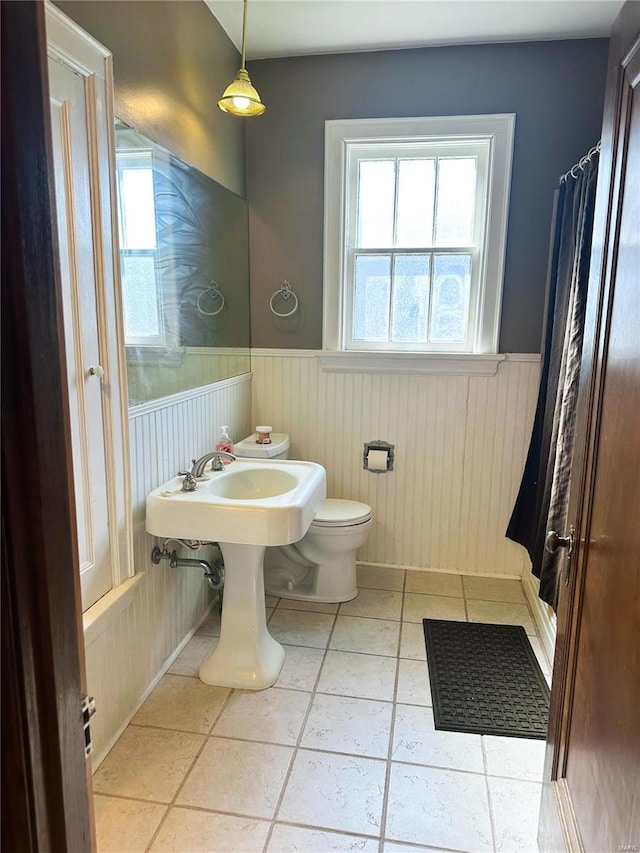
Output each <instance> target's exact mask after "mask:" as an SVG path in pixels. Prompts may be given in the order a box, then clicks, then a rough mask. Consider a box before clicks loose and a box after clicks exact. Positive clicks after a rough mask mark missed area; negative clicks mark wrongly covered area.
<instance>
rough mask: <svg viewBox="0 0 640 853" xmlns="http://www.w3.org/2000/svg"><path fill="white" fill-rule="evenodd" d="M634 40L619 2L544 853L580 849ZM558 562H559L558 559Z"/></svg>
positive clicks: (629, 8) (639, 10) (554, 696)
mask: <svg viewBox="0 0 640 853" xmlns="http://www.w3.org/2000/svg"><path fill="white" fill-rule="evenodd" d="M639 33H640V3H633V2H627V3H626V4H625V5H624V7H623V8H622V10H621V11H620V14H619V15H618V17H617V18H616V21H615V22H614V24H613V27H612V31H611V40H610V45H609V58H608V67H607V84H606V92H605V104H604V117H603V126H602V141H601V151H600V162H599V168H598V187H597V192H596V207H595V216H594V226H593V240H592V249H591V268H590V274H589V286H588V294H587V305H586V315H585V330H584V341H583V350H582V364H581V369H580V389H579V395H578V403H577V414H576V440H575V451H574V458H573V463H572V470H573V473H572V479H571V490H570V502H569V512H568V518H569V519H571V521H572V522H573V524H574V525H575V529H576V532H575V535H574V544H573V553H572V557H571V560H570V563H569V564H568V565H566V566H565V572H564V579H563V580H561V584H562V587H561V590H560V596H559V603H558V619H557V637H556V651H555V658H554V667H553V681H552V691H551V704H550V709H549V734H548V738H547V750H546V755H545V768H544V778H543V786H542V801H541V808H540V824H539V833H538V841H539V845H540V849H541V850H542V851H545V853H556V851H558V853H560V851H562V853H564V851H565V850H569V851H574V850H576V851H578V850H581V849H582V845H581V841H580V835H579V832H578V827H577V824H576V821H575V816H574V814H573V810H572V807H571V803H570V798H569V794H568V791H567V787H566V782H565V772H566V764H567V754H568V745H569V739H570V734H571V712H572V706H573V694H574V683H575V675H576V665H577V655H578V644H579V639H580V626H581V618H582V607H583V596H584V581H585V569H586V560H587V556H588V543H589V530H590V524H591V509H592V502H593V492H594V486H595V474H596V448H597V444H598V435H599V430H600V415H601V404H602V395H603V390H604V370H603V367H604V356H605V354H606V347H607V342H608V336H609V327H610V321H611V308H612V299H613V289H614V284H615V282H614V270H615V260H616V254H617V243H618V241H617V235H618V229H619V223H620V214H621V207H622V197H621V192H622V179H623V177H624V165H625V164H624V151H623V146H622V145H621V142H623V141H624V136H625V132H626V126H627V122H628V116H627V115H626V114H625V109H624V106H625V103H624V96H625V86H624V74H623V69H624V68H625V67H626V65H627V63H628V61H629V59H630V57H631V51H632V48H633V45H634V43H635V41H636V40H637V38H638V34H639ZM565 559H566V557H565Z"/></svg>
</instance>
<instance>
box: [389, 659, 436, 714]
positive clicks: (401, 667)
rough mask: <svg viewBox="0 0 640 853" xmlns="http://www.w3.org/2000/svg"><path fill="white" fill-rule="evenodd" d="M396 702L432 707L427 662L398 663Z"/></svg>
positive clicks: (407, 661) (409, 661) (410, 661)
mask: <svg viewBox="0 0 640 853" xmlns="http://www.w3.org/2000/svg"><path fill="white" fill-rule="evenodd" d="M396 702H402V703H404V704H406V705H432V704H433V701H432V699H431V686H430V684H429V667H428V666H427V662H426V661H421V660H400V661H399V662H398V693H397V696H396Z"/></svg>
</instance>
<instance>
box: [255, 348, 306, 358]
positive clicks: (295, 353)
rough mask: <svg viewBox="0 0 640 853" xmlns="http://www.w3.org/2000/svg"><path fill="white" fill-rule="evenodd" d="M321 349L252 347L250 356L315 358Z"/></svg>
mask: <svg viewBox="0 0 640 853" xmlns="http://www.w3.org/2000/svg"><path fill="white" fill-rule="evenodd" d="M321 352H322V350H317V349H279V348H277V347H275V348H274V349H260V348H257V349H252V350H251V358H316V357H317V356H318V355H319V354H320V353H321Z"/></svg>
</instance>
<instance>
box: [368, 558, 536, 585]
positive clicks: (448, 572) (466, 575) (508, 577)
mask: <svg viewBox="0 0 640 853" xmlns="http://www.w3.org/2000/svg"><path fill="white" fill-rule="evenodd" d="M356 566H372V567H373V568H376V569H390V570H392V571H399V572H404V571H407V572H433V573H434V574H438V575H455V576H456V577H460V578H462V577H464V578H470V577H471V578H497V579H499V580H506V581H521V580H522V578H521V576H520V575H514V574H511V575H497V574H496V573H495V572H493V573H491V572H473V573H471V572H456V571H454V570H453V569H436V568H435V567H433V566H405V565H402V564H400V563H372V562H371V560H356Z"/></svg>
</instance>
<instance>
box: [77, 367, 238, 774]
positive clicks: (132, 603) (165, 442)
mask: <svg viewBox="0 0 640 853" xmlns="http://www.w3.org/2000/svg"><path fill="white" fill-rule="evenodd" d="M250 387H251V375H250V374H246V375H244V376H240V377H238V378H236V379H230V380H227V381H224V382H219V383H217V384H216V385H213V386H209V387H207V388H198V389H197V390H196V391H193V392H189V393H187V394H180V395H176V396H175V397H174V398H171V397H168V398H164V400H162V401H156V402H155V403H153V404H144V405H142V406H138V407H135V408H133V409H131V411H130V421H129V429H130V444H131V472H132V476H131V492H132V494H131V497H132V510H133V546H134V564H135V569H136V573H140V572H144V575H143V577H141V578H140V579H139V581H138V582H137V583H136V584H135V585H134V586H133V588H132V589H131V593H130V595H129V596H128V597H127V600H126V604H125V605H124V606H123V605H122V602H120V603H119V604H118V606H117V607H114V614H115V613H117V615H115V616H114V618H113V620H109V619H108V618H107V619H105V620H104V622H103V624H104V625H106V627H105V628H104V630H101V631H94V630H92V631H91V637H90V638H89V635H87V639H88V640H89V645H88V646H87V648H86V663H87V678H88V685H89V693H90V694H91V695H93V696H95V699H96V705H97V713H96V716H95V717H94V719H93V721H92V723H91V730H92V735H93V742H94V749H95V752H94V768H95V767H97V766H98V765H99V764H100V762H101V761H102V759H103V758H104V757H105V755H106V754H107V752H108V751H109V749H110V748H111V746H112V745H113V743H114V742H115V740H116V739H117V737H118V736H119V734H120V732H121V731H122V729H123V728H124V727H125V726H126V724H127V723H128V721H129V719H130V718H131V716H132V715H133V713H135V711H136V710H137V708H138V707H139V705H140V703H141V701H142V699H143V697H144V696H145V695H146V694H147V693H148V692H149V690H150V689H151V688H152V687H153V685H154V684H155V682H156V681H157V679H158V678H159V677H160V675H161V674H162V673H163V672H164V670H165V669H166V667H167V665H168V664H169V663H170V661H171V659H172V657H173V656H175V653H176V650H177V649H178V648H179V647H180V645H181V643H182V642H183V640H185V638H187V637H188V636H189V635H190V634H191V633H192V632H193V631H194V630H195V629H196V628H197V626H198V624H199V623H200V620H201V619H202V616H203V614H204V613H205V611H206V609H207V607H208V606H209V604H210V602H211V595H210V593H209V591H208V587H207V586H206V584H205V582H204V581H203V578H202V572H200V571H199V570H197V569H170V568H169V567H168V566H167V565H166V564H165V563H162V564H161V565H159V566H154V565H153V563H152V562H151V560H150V553H151V548H152V545H153V537H151V536H149V535H148V534H147V533H146V531H145V502H146V497H147V493H148V492H149V491H151V489H153V488H155V487H156V486H158V485H159V484H160V483H162V482H164V481H165V480H168V479H169V478H170V477H172V476H174V475H175V474H176V473H177V472H178V471H179V470H183V469H184V467H185V466H186V465H188V464H189V460H190V459H191V457H192V456H199V455H201V454H202V453H205V452H206V451H207V450H210V449H211V448H212V447H213V444H214V441H215V438H216V436H217V434H218V430H219V428H220V425H221V424H223V423H225V424H230V425H231V431H232V435H234V436H236V435H237V436H240V435H247V434H248V432H249V431H250V429H251V411H250V406H251V397H250ZM203 556H204V557H205V559H206V555H204V554H203ZM129 583H131V582H129Z"/></svg>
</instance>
